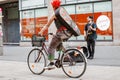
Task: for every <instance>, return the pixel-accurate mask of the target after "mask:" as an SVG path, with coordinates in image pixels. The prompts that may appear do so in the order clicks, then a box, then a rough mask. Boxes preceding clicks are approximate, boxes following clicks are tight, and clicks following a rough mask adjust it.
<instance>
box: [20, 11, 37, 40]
mask: <svg viewBox="0 0 120 80" xmlns="http://www.w3.org/2000/svg"><path fill="white" fill-rule="evenodd" d="M21 16H22V17H21V18H22V19H21V40H22V41H24V40H31V37H32V34H34V26H35V22H34V10H29V11H23V12H21Z"/></svg>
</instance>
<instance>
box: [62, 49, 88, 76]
mask: <svg viewBox="0 0 120 80" xmlns="http://www.w3.org/2000/svg"><path fill="white" fill-rule="evenodd" d="M61 64H62V69H63V71H64V73H65V74H66V75H67V76H69V77H71V78H78V77H81V76H82V75H83V74H84V73H85V70H86V66H87V61H86V58H85V56H84V55H83V54H82V53H81V52H80V51H79V50H77V49H68V50H66V51H65V53H64V54H63V55H62V58H61Z"/></svg>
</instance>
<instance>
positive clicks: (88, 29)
mask: <svg viewBox="0 0 120 80" xmlns="http://www.w3.org/2000/svg"><path fill="white" fill-rule="evenodd" d="M87 21H88V22H87V24H86V25H85V28H84V37H85V40H86V42H87V48H88V51H89V54H90V55H89V57H88V59H93V58H94V53H95V40H96V38H97V34H96V28H97V26H96V24H95V23H94V21H93V17H92V16H88V17H87Z"/></svg>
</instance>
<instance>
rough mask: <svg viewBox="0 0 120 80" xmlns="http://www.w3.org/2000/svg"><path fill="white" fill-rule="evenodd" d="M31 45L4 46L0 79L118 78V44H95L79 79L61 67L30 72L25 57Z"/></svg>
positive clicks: (87, 79)
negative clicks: (35, 73)
mask: <svg viewBox="0 0 120 80" xmlns="http://www.w3.org/2000/svg"><path fill="white" fill-rule="evenodd" d="M31 49H32V47H19V46H15V47H11V46H4V55H3V56H0V80H120V77H119V75H120V53H119V52H120V46H96V52H95V59H93V60H88V66H87V70H86V72H85V74H84V75H83V76H82V77H81V78H79V79H73V78H69V77H67V76H66V75H65V74H64V72H63V71H62V69H55V70H51V71H45V72H44V73H43V74H42V75H34V74H32V73H31V72H30V71H29V69H28V66H27V63H26V59H27V55H28V53H29V51H30V50H31Z"/></svg>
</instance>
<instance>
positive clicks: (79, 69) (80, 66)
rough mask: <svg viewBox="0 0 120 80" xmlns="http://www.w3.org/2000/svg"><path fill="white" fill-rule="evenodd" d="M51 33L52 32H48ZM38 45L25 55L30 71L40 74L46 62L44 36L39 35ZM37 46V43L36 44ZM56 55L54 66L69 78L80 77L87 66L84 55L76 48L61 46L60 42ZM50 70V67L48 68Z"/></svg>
mask: <svg viewBox="0 0 120 80" xmlns="http://www.w3.org/2000/svg"><path fill="white" fill-rule="evenodd" d="M50 35H52V34H50ZM39 39H40V43H39V42H38V44H39V47H41V48H38V47H36V48H34V49H32V50H31V51H30V53H29V54H28V57H27V64H28V67H29V69H30V71H31V72H32V73H33V74H37V75H40V74H42V73H43V72H44V71H45V69H44V67H46V64H47V62H46V61H47V58H46V57H47V56H48V52H47V46H46V44H45V37H39ZM37 46H38V45H37ZM57 52H58V57H57V59H55V66H56V68H62V70H63V72H64V73H65V74H66V75H67V76H68V77H71V78H79V77H81V76H82V75H83V74H84V73H85V71H86V67H87V61H86V58H85V55H84V54H83V53H82V52H80V50H77V49H67V50H65V48H64V47H63V44H62V43H61V44H60V45H59V46H58V47H57ZM49 70H50V69H49Z"/></svg>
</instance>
